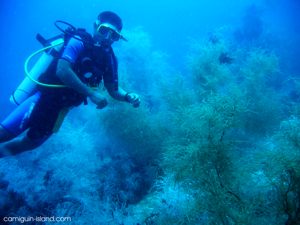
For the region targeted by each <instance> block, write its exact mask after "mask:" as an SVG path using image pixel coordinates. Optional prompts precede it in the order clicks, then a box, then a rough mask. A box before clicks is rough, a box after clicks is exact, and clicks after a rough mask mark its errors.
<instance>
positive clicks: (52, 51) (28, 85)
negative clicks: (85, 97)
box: [10, 20, 76, 105]
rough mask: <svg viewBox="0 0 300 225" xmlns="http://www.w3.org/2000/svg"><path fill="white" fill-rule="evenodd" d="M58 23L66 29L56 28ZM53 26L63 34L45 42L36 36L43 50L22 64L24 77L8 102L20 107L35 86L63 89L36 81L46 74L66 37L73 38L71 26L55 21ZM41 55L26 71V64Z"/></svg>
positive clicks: (73, 29)
mask: <svg viewBox="0 0 300 225" xmlns="http://www.w3.org/2000/svg"><path fill="white" fill-rule="evenodd" d="M58 23H62V24H64V25H67V26H68V28H67V29H65V30H64V29H62V28H61V27H60V26H58ZM55 26H56V27H57V28H58V29H59V30H60V31H62V32H63V34H61V35H58V36H55V37H53V38H50V39H48V40H46V39H45V38H44V37H42V36H41V35H40V34H37V36H36V39H37V40H38V41H39V42H40V43H41V44H42V45H43V48H42V49H40V50H38V51H36V52H34V53H32V54H31V55H30V56H29V57H28V58H27V60H26V61H25V64H24V70H25V74H26V77H25V78H24V80H23V81H22V82H21V83H20V85H19V86H18V87H17V89H16V90H15V91H14V92H13V93H12V95H11V96H10V102H11V103H13V104H15V105H20V104H21V103H22V102H24V101H25V100H26V99H27V98H28V97H30V96H31V95H32V94H34V93H35V92H36V89H37V85H41V86H45V87H49V88H64V87H65V86H64V85H55V84H45V83H41V82H39V81H38V79H39V77H40V75H41V74H43V73H44V72H46V70H47V69H48V67H49V66H50V64H51V63H52V61H53V60H54V59H55V58H57V57H58V56H59V52H60V51H61V49H62V47H63V46H64V42H65V39H66V35H68V36H69V37H70V36H72V37H73V36H74V33H75V31H76V28H75V27H74V26H72V25H71V24H69V23H67V22H64V21H59V20H58V21H56V22H55ZM40 53H42V55H41V56H40V57H39V59H38V60H37V61H36V63H35V64H34V65H33V67H32V68H31V70H30V71H28V64H29V62H30V61H31V60H32V58H33V57H34V56H36V55H38V54H40Z"/></svg>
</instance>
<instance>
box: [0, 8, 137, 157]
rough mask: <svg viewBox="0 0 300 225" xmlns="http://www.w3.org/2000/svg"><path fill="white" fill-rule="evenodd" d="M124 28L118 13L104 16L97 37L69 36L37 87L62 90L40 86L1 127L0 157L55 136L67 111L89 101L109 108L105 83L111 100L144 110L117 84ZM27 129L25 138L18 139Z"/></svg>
mask: <svg viewBox="0 0 300 225" xmlns="http://www.w3.org/2000/svg"><path fill="white" fill-rule="evenodd" d="M122 27H123V24H122V20H121V18H120V17H119V16H118V15H117V14H115V13H114V12H110V11H105V12H102V13H100V14H99V16H98V18H97V20H96V22H95V23H94V34H93V35H90V34H89V33H87V32H86V31H85V30H84V29H77V30H76V31H74V30H73V31H72V32H73V33H72V32H71V31H69V32H67V31H66V32H65V35H64V44H63V47H62V48H61V50H60V51H59V54H58V56H57V57H56V60H53V61H52V62H51V64H50V65H49V67H48V68H47V69H46V71H45V72H44V73H43V74H41V75H40V77H39V78H38V82H41V83H44V84H54V85H61V86H62V87H63V88H51V87H47V85H45V86H46V87H45V86H42V85H37V88H36V91H35V93H34V94H33V95H31V96H30V97H29V98H27V99H26V100H25V101H23V102H22V103H21V104H20V105H19V106H18V107H17V108H16V109H15V110H14V111H13V112H12V113H11V114H10V115H8V117H7V118H6V119H4V121H3V122H2V123H1V124H0V125H1V126H0V143H2V144H1V146H0V157H5V156H11V155H16V154H19V153H21V152H24V151H28V150H32V149H34V148H36V147H38V146H40V145H41V144H42V143H44V142H45V141H46V140H47V139H48V138H49V137H50V136H51V135H52V134H53V133H54V132H57V130H58V128H59V127H60V125H61V123H62V121H63V118H64V116H65V115H66V112H68V110H69V109H70V108H72V107H75V106H78V105H80V104H82V103H84V104H87V98H88V99H89V100H90V101H91V102H92V103H94V104H95V105H96V106H97V108H99V109H102V108H104V107H106V106H107V104H108V102H107V99H106V98H105V97H104V96H103V95H102V94H101V92H100V91H99V85H100V83H101V82H103V83H104V87H105V88H106V90H107V91H108V93H109V95H110V96H111V97H112V98H114V99H116V100H118V101H123V102H128V103H130V104H132V105H133V107H138V106H139V105H140V97H139V95H138V94H136V93H132V92H126V91H124V90H123V89H122V88H121V87H119V85H118V64H117V59H116V57H115V54H114V51H113V49H112V47H111V45H112V44H113V43H114V42H115V41H118V40H120V39H122V40H125V41H126V39H125V38H124V37H123V35H122V34H121V30H122ZM48 86H49V85H48ZM50 86H51V85H50ZM97 87H98V89H97ZM26 130H28V131H27V133H26V135H24V137H22V138H16V137H17V136H19V135H20V134H21V133H23V132H24V131H26ZM15 138H16V139H15Z"/></svg>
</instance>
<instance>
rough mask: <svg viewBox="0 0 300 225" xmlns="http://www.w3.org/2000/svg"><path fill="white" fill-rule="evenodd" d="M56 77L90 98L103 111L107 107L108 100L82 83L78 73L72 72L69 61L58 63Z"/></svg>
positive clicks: (61, 60) (62, 60)
mask: <svg viewBox="0 0 300 225" xmlns="http://www.w3.org/2000/svg"><path fill="white" fill-rule="evenodd" d="M56 75H57V76H58V78H59V79H60V80H61V81H62V82H63V83H64V84H65V85H66V86H68V87H70V88H73V89H74V90H75V91H77V92H78V93H81V94H83V95H85V96H87V97H89V98H90V100H91V101H92V102H93V103H94V104H96V105H97V108H99V109H102V108H104V107H105V106H106V105H107V100H106V98H105V97H104V96H102V95H101V93H99V92H97V91H95V90H93V89H92V88H90V87H88V86H86V85H85V84H84V83H82V82H81V80H80V79H79V78H78V77H77V75H76V73H75V72H74V71H73V70H72V67H71V63H70V62H68V61H67V60H64V59H60V60H59V61H58V65H57V69H56Z"/></svg>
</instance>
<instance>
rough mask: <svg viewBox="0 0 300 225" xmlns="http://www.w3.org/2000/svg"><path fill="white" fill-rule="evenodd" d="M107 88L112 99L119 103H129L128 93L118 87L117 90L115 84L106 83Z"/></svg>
mask: <svg viewBox="0 0 300 225" xmlns="http://www.w3.org/2000/svg"><path fill="white" fill-rule="evenodd" d="M105 87H106V89H107V91H108V93H109V95H110V96H111V97H112V98H114V99H116V100H118V101H124V102H126V101H127V100H126V95H127V92H126V91H124V90H123V89H122V88H121V87H118V90H115V84H113V83H106V84H105Z"/></svg>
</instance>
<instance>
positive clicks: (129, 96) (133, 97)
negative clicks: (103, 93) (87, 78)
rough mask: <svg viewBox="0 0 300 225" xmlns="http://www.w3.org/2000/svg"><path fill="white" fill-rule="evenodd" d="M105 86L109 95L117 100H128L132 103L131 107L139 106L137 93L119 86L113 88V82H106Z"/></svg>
mask: <svg viewBox="0 0 300 225" xmlns="http://www.w3.org/2000/svg"><path fill="white" fill-rule="evenodd" d="M105 87H106V89H107V91H108V93H109V95H110V96H111V97H113V98H114V99H116V100H118V101H124V102H128V103H130V104H132V105H133V107H139V105H140V103H141V100H140V97H139V96H138V94H136V93H132V92H126V91H124V90H123V89H122V88H121V87H118V89H117V90H116V89H115V84H113V83H108V84H105Z"/></svg>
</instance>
